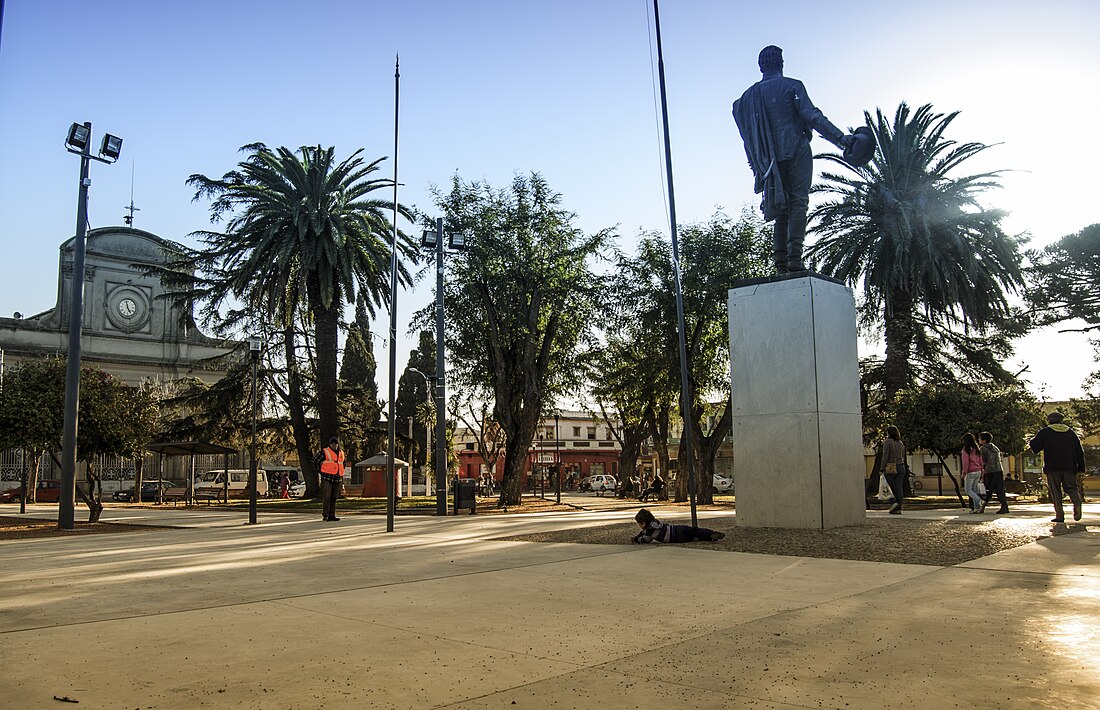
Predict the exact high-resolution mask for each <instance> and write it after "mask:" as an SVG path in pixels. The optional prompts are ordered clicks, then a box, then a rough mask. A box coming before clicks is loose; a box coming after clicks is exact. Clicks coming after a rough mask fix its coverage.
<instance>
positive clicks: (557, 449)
mask: <svg viewBox="0 0 1100 710" xmlns="http://www.w3.org/2000/svg"><path fill="white" fill-rule="evenodd" d="M554 467H555V468H556V469H557V471H558V475H557V476H556V478H557V479H558V480H557V481H556V482H555V483H554V488H555V492H556V498H557V503H558V505H561V437H560V436H558V412H557V411H555V412H554Z"/></svg>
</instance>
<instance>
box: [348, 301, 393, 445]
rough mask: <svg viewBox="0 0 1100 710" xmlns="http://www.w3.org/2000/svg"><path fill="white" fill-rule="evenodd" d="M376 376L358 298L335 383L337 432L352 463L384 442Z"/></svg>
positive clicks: (367, 328) (365, 319) (364, 306)
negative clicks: (337, 394) (338, 423)
mask: <svg viewBox="0 0 1100 710" xmlns="http://www.w3.org/2000/svg"><path fill="white" fill-rule="evenodd" d="M377 372H378V363H377V361H376V360H375V358H374V345H373V340H372V334H371V330H370V313H369V311H368V309H367V304H366V300H365V299H364V298H363V296H362V295H360V296H359V297H358V298H357V299H356V303H355V322H354V323H353V324H352V326H351V327H350V328H349V329H348V336H347V341H346V342H345V343H344V359H343V360H342V361H341V363H340V381H339V390H340V422H341V425H340V429H341V431H342V432H343V446H344V449H345V450H346V451H347V457H348V460H349V461H352V462H355V461H360V460H362V459H365V458H367V457H369V456H371V455H372V454H374V453H375V452H377V451H379V450H380V449H381V446H382V442H383V440H384V439H385V431H384V428H383V427H380V426H379V418H380V416H381V413H382V403H381V401H380V400H379V399H378V380H377V377H376V374H377Z"/></svg>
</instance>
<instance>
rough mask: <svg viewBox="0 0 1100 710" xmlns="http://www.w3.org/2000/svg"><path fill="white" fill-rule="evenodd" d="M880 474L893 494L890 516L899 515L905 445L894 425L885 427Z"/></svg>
mask: <svg viewBox="0 0 1100 710" xmlns="http://www.w3.org/2000/svg"><path fill="white" fill-rule="evenodd" d="M880 466H881V468H880V473H881V474H882V477H883V478H885V479H886V483H887V484H888V485H889V486H890V490H891V491H892V492H893V494H894V505H893V506H891V507H890V515H901V502H902V500H904V499H905V488H904V486H905V475H906V473H907V471H906V467H905V443H904V442H903V441H902V440H901V432H900V431H898V428H897V427H896V426H894V425H892V424H891V425H890V426H888V427H886V439H885V440H884V441H883V442H882V462H881V464H880Z"/></svg>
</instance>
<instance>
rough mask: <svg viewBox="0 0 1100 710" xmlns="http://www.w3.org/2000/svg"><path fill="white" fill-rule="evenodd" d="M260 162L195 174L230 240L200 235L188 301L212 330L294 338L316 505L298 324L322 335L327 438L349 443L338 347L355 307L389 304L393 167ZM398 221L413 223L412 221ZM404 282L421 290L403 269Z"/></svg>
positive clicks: (181, 278) (317, 339)
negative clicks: (341, 409) (386, 173)
mask: <svg viewBox="0 0 1100 710" xmlns="http://www.w3.org/2000/svg"><path fill="white" fill-rule="evenodd" d="M241 150H242V151H244V152H246V153H248V156H247V157H246V158H245V159H244V160H243V161H241V162H240V163H238V166H237V168H236V169H235V170H231V171H230V172H227V173H226V174H225V175H223V176H222V177H221V178H216V179H215V178H209V177H207V176H205V175H199V174H196V175H192V176H191V177H190V178H189V179H188V184H189V185H191V186H193V187H195V188H196V194H195V198H196V199H202V198H209V199H210V200H212V202H211V206H210V212H211V220H212V221H213V222H215V223H218V222H222V221H223V220H224V222H225V227H224V230H223V231H206V230H204V231H199V232H196V233H195V235H196V236H198V237H199V238H200V240H201V241H202V242H203V246H202V247H201V248H200V249H197V250H191V251H189V252H188V253H187V254H186V255H185V256H184V257H183V258H182V259H180V260H176V261H173V263H171V264H170V265H169V267H168V268H167V269H165V270H164V272H165V275H167V276H170V275H172V274H175V275H176V283H177V285H178V286H179V289H178V291H177V292H176V293H177V296H178V297H179V298H182V299H186V300H189V301H194V302H197V303H201V304H202V311H201V312H202V315H203V318H204V320H205V321H206V322H207V323H212V324H216V326H217V328H218V330H219V332H231V331H232V329H233V328H240V327H242V326H244V325H250V326H251V327H253V328H255V327H256V326H257V323H256V322H255V321H256V320H259V321H261V323H260V324H261V325H266V326H269V327H270V328H272V329H274V330H275V331H276V332H281V333H282V335H283V338H282V344H283V347H284V349H285V351H284V365H285V367H286V379H287V385H286V389H285V393H286V395H287V397H288V410H289V413H290V417H291V424H292V427H293V429H294V435H295V440H296V445H297V449H298V458H299V461H301V463H302V468H303V472H304V474H305V477H306V484H307V494H308V495H316V492H317V490H318V489H319V485H318V479H317V474H316V472H315V471H314V470H313V467H312V464H311V459H312V449H313V447H312V445H311V430H310V427H309V425H308V423H307V420H306V417H307V407H306V404H305V400H306V397H307V393H306V392H304V387H305V386H306V385H307V384H308V383H307V382H306V380H305V379H304V377H303V373H302V370H301V359H300V353H299V348H300V347H301V341H300V340H299V334H298V331H297V329H296V327H295V326H296V324H298V323H301V324H302V325H304V326H306V327H308V329H309V331H310V333H311V334H312V338H313V340H312V348H313V350H312V352H311V353H310V354H311V356H312V357H311V358H310V360H311V369H312V371H313V373H314V376H315V381H314V382H313V385H314V387H315V399H314V409H315V410H316V413H317V419H318V426H319V429H320V432H319V433H320V437H319V438H320V439H321V440H325V439H327V438H328V437H329V436H331V435H334V434H336V433H337V429H338V423H339V422H338V406H337V403H338V393H337V347H338V340H339V331H340V322H341V316H342V314H343V310H344V307H345V305H346V304H348V303H352V302H355V299H356V298H357V295H358V294H363V295H364V298H363V302H364V303H365V304H366V306H367V310H368V312H371V313H373V308H374V306H376V305H381V304H384V303H386V302H387V301H388V298H389V280H390V279H389V275H390V262H391V259H390V253H391V246H390V244H391V239H392V234H393V225H392V224H391V223H390V221H389V215H390V214H392V211H393V208H394V206H393V204H392V202H388V201H386V200H385V199H384V198H379V197H375V196H374V194H375V193H377V191H379V190H384V189H386V188H392V181H391V180H388V179H385V178H380V177H376V176H375V175H374V174H375V173H376V172H377V171H378V170H379V164H380V163H381V162H382V160H384V158H379V159H378V160H375V161H374V162H371V163H366V162H365V161H364V159H363V158H362V157H361V155H360V154H361V152H362V151H356V152H354V153H353V154H352V155H351V156H350V157H349V158H347V159H346V160H344V161H341V162H337V161H336V159H335V157H334V154H335V151H334V149H333V148H322V147H321V146H304V147H302V148H300V149H299V150H298V151H297V152H294V151H291V150H289V149H287V148H278V149H276V150H270V149H269V148H267V146H265V145H263V144H262V143H256V144H252V145H246V146H244V147H243V148H242V149H241ZM398 211H399V212H400V213H401V214H402V215H404V216H405V217H406V218H411V214H410V212H409V211H408V210H407V209H406V208H404V207H400V206H399V207H398ZM398 249H399V251H400V254H399V258H400V257H401V256H403V257H404V258H405V259H408V260H412V261H415V260H416V257H417V250H416V248H415V246H414V245H413V243H412V242H411V240H410V239H409V238H408V236H407V235H404V234H402V235H400V238H399V243H398ZM398 274H399V279H400V280H401V281H402V282H403V283H406V284H407V283H409V282H410V277H409V273H408V271H407V269H406V267H405V265H404V264H403V263H399V265H398Z"/></svg>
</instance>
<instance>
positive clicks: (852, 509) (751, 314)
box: [729, 274, 865, 528]
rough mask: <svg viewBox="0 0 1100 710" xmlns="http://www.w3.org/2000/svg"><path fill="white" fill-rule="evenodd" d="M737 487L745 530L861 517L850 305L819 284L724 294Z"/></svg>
mask: <svg viewBox="0 0 1100 710" xmlns="http://www.w3.org/2000/svg"><path fill="white" fill-rule="evenodd" d="M729 323H730V360H731V363H732V365H731V375H732V377H731V379H732V386H733V389H732V393H733V452H734V454H733V455H734V481H735V484H736V495H737V525H738V526H741V527H785V528H831V527H839V526H843V525H856V524H859V523H861V522H863V520H864V518H865V501H864V489H863V479H864V459H863V431H862V421H861V414H860V404H859V361H858V357H857V355H856V311H855V300H854V298H853V296H852V292H851V290H849V289H848V288H847V287H846V286H844V285H843V284H840V283H837V282H835V281H833V280H831V279H828V278H825V277H820V276H817V275H813V274H811V275H807V276H804V277H799V278H786V279H781V280H780V279H774V280H768V281H765V282H750V283H748V284H747V285H742V286H738V287H735V288H733V289H732V290H730V292H729Z"/></svg>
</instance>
